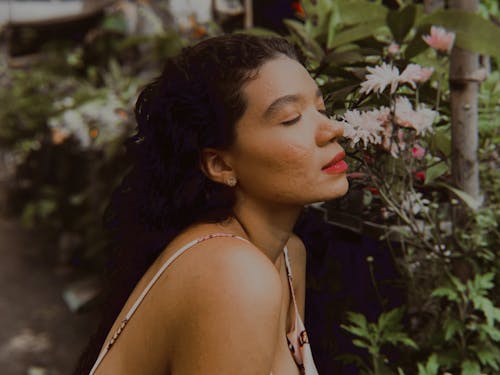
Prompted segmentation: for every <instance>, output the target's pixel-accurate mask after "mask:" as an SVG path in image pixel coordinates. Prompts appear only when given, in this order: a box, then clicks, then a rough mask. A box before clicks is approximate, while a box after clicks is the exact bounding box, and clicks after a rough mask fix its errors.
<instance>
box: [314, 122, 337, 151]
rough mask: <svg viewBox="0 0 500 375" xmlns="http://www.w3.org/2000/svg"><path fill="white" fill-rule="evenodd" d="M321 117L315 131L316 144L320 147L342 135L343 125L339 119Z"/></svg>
mask: <svg viewBox="0 0 500 375" xmlns="http://www.w3.org/2000/svg"><path fill="white" fill-rule="evenodd" d="M323 118H324V120H323V121H322V122H321V124H320V125H319V127H318V130H317V132H316V144H317V145H318V146H320V147H321V146H325V145H327V144H329V143H332V142H335V141H336V140H337V139H338V138H340V137H342V136H343V135H344V126H343V125H342V123H341V122H340V121H336V120H330V119H328V118H326V117H323Z"/></svg>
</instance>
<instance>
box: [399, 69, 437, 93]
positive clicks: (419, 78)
mask: <svg viewBox="0 0 500 375" xmlns="http://www.w3.org/2000/svg"><path fill="white" fill-rule="evenodd" d="M433 72H434V68H422V67H421V66H420V65H418V64H408V66H407V67H406V69H405V70H404V71H403V73H401V76H400V77H399V82H400V83H405V82H406V83H409V84H410V85H411V87H413V88H414V89H416V88H417V87H416V85H415V83H422V82H425V81H427V80H428V79H429V78H430V76H431V75H432V73H433Z"/></svg>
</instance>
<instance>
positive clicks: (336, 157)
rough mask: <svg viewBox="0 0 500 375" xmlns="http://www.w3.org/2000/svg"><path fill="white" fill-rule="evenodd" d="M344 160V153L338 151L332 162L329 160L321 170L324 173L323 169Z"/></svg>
mask: <svg viewBox="0 0 500 375" xmlns="http://www.w3.org/2000/svg"><path fill="white" fill-rule="evenodd" d="M344 158H345V151H340V152H339V153H337V154H336V155H335V156H334V157H333V159H332V160H330V162H329V163H328V164H326V165H325V166H323V168H321V170H322V171H324V170H325V169H327V168H329V167H331V166H332V165H335V164H337V163H338V162H339V161H341V160H343V159H344Z"/></svg>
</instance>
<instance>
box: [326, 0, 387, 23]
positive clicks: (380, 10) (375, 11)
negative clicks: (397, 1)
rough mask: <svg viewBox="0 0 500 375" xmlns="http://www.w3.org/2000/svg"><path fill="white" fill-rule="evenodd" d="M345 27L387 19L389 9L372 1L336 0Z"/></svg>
mask: <svg viewBox="0 0 500 375" xmlns="http://www.w3.org/2000/svg"><path fill="white" fill-rule="evenodd" d="M336 1H337V3H338V10H339V13H340V21H341V22H342V24H343V25H358V24H362V23H365V22H368V21H371V20H374V19H385V17H386V15H387V8H386V7H385V6H383V5H381V4H377V3H374V2H371V1H365V0H363V1H353V0H336Z"/></svg>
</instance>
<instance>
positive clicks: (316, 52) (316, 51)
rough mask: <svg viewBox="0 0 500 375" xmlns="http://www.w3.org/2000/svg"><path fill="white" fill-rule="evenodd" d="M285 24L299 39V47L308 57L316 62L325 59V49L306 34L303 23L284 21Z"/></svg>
mask: <svg viewBox="0 0 500 375" xmlns="http://www.w3.org/2000/svg"><path fill="white" fill-rule="evenodd" d="M283 23H284V24H285V26H286V27H287V28H288V30H289V31H290V32H291V33H292V34H294V35H295V36H296V37H297V38H298V41H299V42H300V43H299V47H300V48H301V49H302V51H303V52H304V53H305V54H306V55H307V56H308V57H311V58H313V59H315V60H316V61H321V60H322V59H323V58H324V52H323V48H321V46H320V45H319V44H318V42H316V41H315V40H314V39H313V38H312V37H311V36H310V35H309V34H308V33H307V32H306V29H305V27H304V25H303V24H302V23H300V22H299V21H295V20H283Z"/></svg>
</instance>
